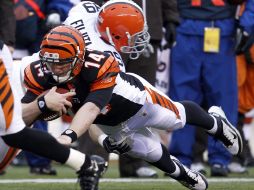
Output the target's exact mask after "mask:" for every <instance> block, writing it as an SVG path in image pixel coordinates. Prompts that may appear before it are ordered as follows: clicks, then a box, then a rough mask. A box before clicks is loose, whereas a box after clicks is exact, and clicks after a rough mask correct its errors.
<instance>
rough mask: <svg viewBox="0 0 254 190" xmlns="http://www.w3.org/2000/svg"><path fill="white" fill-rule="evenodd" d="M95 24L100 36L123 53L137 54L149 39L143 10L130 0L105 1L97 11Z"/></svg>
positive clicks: (142, 49)
mask: <svg viewBox="0 0 254 190" xmlns="http://www.w3.org/2000/svg"><path fill="white" fill-rule="evenodd" d="M96 26H97V27H96V28H97V30H98V32H99V33H100V35H101V38H102V39H103V40H105V41H106V42H108V43H110V44H111V45H113V46H114V47H115V48H116V50H117V51H121V52H123V53H128V54H133V55H139V54H140V53H141V52H143V51H144V49H145V48H146V47H147V45H148V43H149V40H150V35H149V33H148V31H147V30H148V28H147V24H146V19H145V17H144V14H143V11H142V9H141V8H140V7H139V6H138V5H137V4H136V3H134V2H133V1H130V0H111V1H108V2H107V3H105V4H104V5H103V6H102V7H101V9H100V11H99V14H98V19H97V23H96Z"/></svg>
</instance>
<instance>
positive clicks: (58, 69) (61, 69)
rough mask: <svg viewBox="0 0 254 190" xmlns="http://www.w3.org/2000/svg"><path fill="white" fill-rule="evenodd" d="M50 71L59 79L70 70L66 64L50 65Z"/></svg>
mask: <svg viewBox="0 0 254 190" xmlns="http://www.w3.org/2000/svg"><path fill="white" fill-rule="evenodd" d="M50 70H51V72H52V73H54V74H55V75H57V76H59V77H63V76H65V75H66V74H67V73H68V72H69V71H70V70H71V63H66V64H63V65H62V64H61V65H60V64H50Z"/></svg>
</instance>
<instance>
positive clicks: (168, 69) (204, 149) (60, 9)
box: [0, 0, 254, 177]
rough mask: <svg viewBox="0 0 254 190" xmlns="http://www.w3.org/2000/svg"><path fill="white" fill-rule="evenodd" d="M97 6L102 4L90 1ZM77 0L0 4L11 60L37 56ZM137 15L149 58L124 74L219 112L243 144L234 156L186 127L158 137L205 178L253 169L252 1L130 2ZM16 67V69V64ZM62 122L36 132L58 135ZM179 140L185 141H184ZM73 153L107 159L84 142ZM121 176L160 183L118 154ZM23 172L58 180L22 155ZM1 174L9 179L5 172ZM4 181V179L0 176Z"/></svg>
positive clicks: (4, 0)
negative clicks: (144, 27) (144, 24)
mask: <svg viewBox="0 0 254 190" xmlns="http://www.w3.org/2000/svg"><path fill="white" fill-rule="evenodd" d="M91 1H93V2H95V3H97V4H98V5H99V6H101V5H102V4H103V3H105V1H103V0H91ZM79 2H80V1H79V0H14V1H11V0H1V1H0V14H1V20H0V39H1V40H3V41H4V43H5V44H7V45H8V47H9V48H10V50H11V51H12V53H13V59H14V60H15V61H19V60H20V59H22V58H23V57H24V56H28V55H32V54H33V53H35V52H38V51H39V48H40V47H39V44H40V42H41V40H42V37H43V35H44V34H45V33H47V32H48V31H49V30H50V29H51V28H52V27H55V26H58V25H61V24H62V22H63V21H64V20H65V19H66V18H67V16H68V12H69V10H70V9H71V8H72V7H73V6H75V5H76V4H78V3H79ZM134 2H136V3H137V4H138V5H140V7H141V8H142V9H143V11H144V13H145V16H146V19H147V23H148V31H149V33H150V35H151V40H150V44H151V47H150V49H149V51H146V52H145V53H143V54H142V56H140V57H139V58H138V59H135V60H132V59H130V58H129V57H128V56H126V55H122V58H123V62H124V64H125V66H126V71H127V72H133V73H137V74H139V75H140V76H142V77H144V78H145V79H146V80H148V81H149V82H150V83H151V84H153V85H156V87H157V88H159V89H160V90H162V91H163V92H165V93H166V94H168V95H169V97H170V98H172V99H173V100H175V101H181V100H192V101H195V102H196V103H198V104H200V105H201V106H202V107H203V108H204V109H207V108H209V107H211V106H212V105H218V106H221V107H222V108H223V110H224V111H225V113H226V115H227V116H228V119H229V120H230V122H231V123H232V124H234V125H235V126H237V128H238V129H239V131H240V132H241V133H242V136H243V138H244V151H243V152H242V153H241V155H239V156H235V157H232V156H231V155H230V154H229V153H228V152H227V151H226V150H225V148H224V147H223V146H222V145H221V144H220V143H219V142H218V141H216V140H215V139H213V138H212V137H208V136H207V134H206V133H205V132H203V131H200V130H199V131H196V130H195V127H193V126H188V127H185V128H183V129H181V130H178V131H174V132H167V133H165V132H161V131H156V132H157V133H158V137H159V138H161V141H162V142H163V144H165V145H166V146H167V147H168V150H169V151H170V153H171V154H172V155H174V156H176V157H177V158H178V159H179V160H180V161H181V162H182V163H183V164H185V165H187V166H189V167H191V168H192V169H196V170H198V171H200V172H202V173H203V174H207V169H210V173H211V176H222V177H226V176H227V175H228V173H230V172H231V173H246V172H248V167H251V166H254V158H253V155H252V151H251V148H252V147H253V145H251V144H250V141H251V134H253V133H252V132H251V131H252V130H253V129H252V128H253V117H254V109H253V108H254V98H253V95H254V84H253V82H252V81H253V79H254V45H253V44H254V1H253V0H147V1H146V0H134ZM15 61H14V64H15ZM68 122H70V121H69V119H68V118H65V117H63V118H61V119H59V120H58V121H55V122H53V123H52V122H51V123H47V122H45V121H37V122H36V123H35V124H34V127H35V128H38V129H41V130H45V131H47V130H49V132H51V133H53V135H57V134H60V133H61V132H62V131H64V130H65V129H66V127H68ZM183 139H184V140H183ZM73 147H75V148H77V149H78V150H80V151H82V152H84V153H87V154H98V155H101V156H103V157H104V158H105V159H106V160H108V159H109V155H108V153H107V152H106V151H105V150H103V149H102V148H101V147H100V146H99V145H98V144H96V143H94V142H93V141H92V140H91V139H90V137H89V134H88V133H87V134H85V135H83V136H82V137H81V138H80V139H79V140H78V142H77V143H75V144H73ZM118 159H119V172H120V177H158V175H157V173H156V171H155V170H153V168H152V167H150V166H149V165H148V164H147V163H145V162H144V161H141V160H139V159H134V158H130V157H128V156H125V155H121V156H120V157H119V158H118ZM12 164H13V165H14V166H20V165H22V166H23V165H28V166H29V168H30V173H32V174H37V175H57V171H56V170H55V169H54V168H53V167H52V165H51V161H50V160H48V159H45V158H42V157H38V156H37V155H34V154H32V153H30V152H22V153H20V154H19V156H18V157H17V158H16V159H15V160H14V161H13V163H12ZM5 172H8V170H7V171H5ZM2 175H4V172H3V173H2Z"/></svg>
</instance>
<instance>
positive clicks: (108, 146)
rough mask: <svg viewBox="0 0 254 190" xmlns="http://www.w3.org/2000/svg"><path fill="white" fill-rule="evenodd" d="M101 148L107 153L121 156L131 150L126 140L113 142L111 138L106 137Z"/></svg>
mask: <svg viewBox="0 0 254 190" xmlns="http://www.w3.org/2000/svg"><path fill="white" fill-rule="evenodd" d="M103 147H104V148H105V150H106V151H107V152H108V153H116V154H123V153H126V152H128V151H130V150H131V147H130V145H129V143H128V142H127V140H126V138H123V139H122V140H121V141H115V140H114V139H113V138H112V137H109V136H107V137H106V138H105V139H104V141H103Z"/></svg>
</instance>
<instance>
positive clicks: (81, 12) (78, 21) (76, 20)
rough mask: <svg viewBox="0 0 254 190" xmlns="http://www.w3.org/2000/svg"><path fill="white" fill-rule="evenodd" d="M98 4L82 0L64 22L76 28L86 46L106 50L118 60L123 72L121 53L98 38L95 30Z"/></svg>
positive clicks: (98, 35)
mask: <svg viewBox="0 0 254 190" xmlns="http://www.w3.org/2000/svg"><path fill="white" fill-rule="evenodd" d="M99 8H100V7H99V6H98V5H97V4H95V3H94V2H91V1H84V2H81V3H79V4H77V5H76V6H74V7H73V8H72V9H71V10H70V12H69V15H68V17H67V19H66V20H65V21H64V24H66V25H70V26H72V27H74V28H76V29H78V30H79V31H80V32H81V33H82V35H83V37H84V39H85V43H86V48H89V49H93V50H98V51H104V52H108V53H110V54H111V55H113V56H114V57H115V59H116V60H117V61H118V63H119V66H120V69H121V71H123V72H125V66H124V63H123V61H122V58H121V55H120V54H119V53H118V52H117V51H116V49H115V48H114V47H113V46H112V45H109V44H107V43H106V42H105V41H103V40H102V39H101V38H100V34H99V33H98V32H97V30H96V21H97V18H98V11H99Z"/></svg>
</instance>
